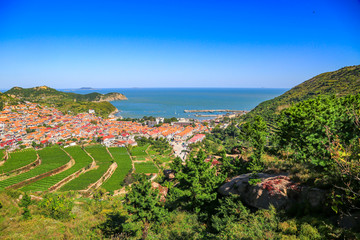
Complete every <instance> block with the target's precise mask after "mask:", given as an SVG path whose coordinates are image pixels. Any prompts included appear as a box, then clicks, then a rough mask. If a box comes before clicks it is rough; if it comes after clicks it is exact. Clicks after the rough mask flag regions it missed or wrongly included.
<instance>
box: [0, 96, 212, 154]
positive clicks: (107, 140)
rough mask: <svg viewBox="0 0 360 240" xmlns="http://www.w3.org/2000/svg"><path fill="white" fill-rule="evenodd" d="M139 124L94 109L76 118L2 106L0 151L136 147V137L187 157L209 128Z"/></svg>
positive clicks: (159, 120) (46, 109) (158, 122)
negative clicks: (53, 146)
mask: <svg viewBox="0 0 360 240" xmlns="http://www.w3.org/2000/svg"><path fill="white" fill-rule="evenodd" d="M163 121H164V119H163V118H157V119H156V121H148V122H145V123H139V122H134V121H122V120H121V119H119V118H117V117H115V116H110V117H109V118H107V119H103V118H101V117H98V116H96V115H95V111H94V110H89V112H88V113H82V114H78V115H76V116H73V115H70V114H63V113H62V112H60V111H59V110H57V109H56V108H53V107H48V106H42V105H39V104H36V103H30V102H25V103H24V104H19V105H10V106H5V107H4V109H3V110H2V111H1V112H0V149H3V148H6V149H8V150H9V151H12V150H15V149H18V148H28V147H43V146H47V145H51V144H58V145H62V146H64V147H66V146H73V145H78V144H81V145H86V144H90V143H95V142H96V143H102V144H104V145H105V146H107V147H114V146H118V147H124V146H128V145H130V146H136V145H137V142H136V140H135V137H137V136H138V137H146V138H149V137H151V138H154V139H155V138H165V139H167V140H168V141H169V143H170V144H171V145H172V146H173V149H174V154H175V155H176V156H179V157H180V158H181V159H183V160H184V159H185V158H186V154H187V150H188V149H187V147H188V145H189V144H192V143H196V142H199V141H202V140H203V139H204V138H205V133H207V132H209V131H210V129H209V128H208V127H206V126H205V125H204V124H202V123H201V122H198V121H197V122H196V121H195V122H189V121H187V120H184V119H181V121H178V122H172V123H170V124H169V123H163Z"/></svg>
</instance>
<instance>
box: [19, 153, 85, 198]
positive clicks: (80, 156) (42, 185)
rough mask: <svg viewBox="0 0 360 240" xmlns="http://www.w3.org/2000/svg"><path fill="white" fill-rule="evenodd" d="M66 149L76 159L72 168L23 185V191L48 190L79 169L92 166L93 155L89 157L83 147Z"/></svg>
mask: <svg viewBox="0 0 360 240" xmlns="http://www.w3.org/2000/svg"><path fill="white" fill-rule="evenodd" d="M65 151H66V152H67V153H69V154H70V155H71V156H72V158H73V159H74V160H75V164H74V165H73V166H72V167H71V168H69V169H67V170H65V171H63V172H61V173H59V174H56V175H53V176H49V177H46V178H43V179H41V180H39V181H37V182H34V183H32V184H29V185H27V186H25V187H23V188H22V190H23V191H46V190H48V189H49V188H50V187H51V186H53V185H55V184H56V183H58V182H60V181H61V180H63V179H64V178H66V177H68V176H70V175H71V174H73V173H75V172H77V171H79V170H80V169H82V168H85V167H87V166H90V165H91V163H92V159H91V157H89V155H87V154H86V153H85V152H84V150H82V149H81V147H79V146H74V147H68V148H66V149H65ZM64 154H65V153H64Z"/></svg>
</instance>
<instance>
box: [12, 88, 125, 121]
mask: <svg viewBox="0 0 360 240" xmlns="http://www.w3.org/2000/svg"><path fill="white" fill-rule="evenodd" d="M5 93H6V94H8V95H9V96H12V97H15V98H18V99H20V100H24V101H29V102H35V103H41V104H45V105H51V106H55V107H57V108H58V109H59V110H61V111H63V112H66V113H72V114H78V113H81V112H86V111H88V110H89V109H94V110H95V112H96V114H97V115H100V116H103V117H107V116H108V115H109V114H110V113H111V112H113V111H115V110H116V108H115V107H114V106H113V105H112V104H111V103H109V102H108V101H114V100H126V99H127V98H126V97H125V96H124V95H123V94H120V93H108V94H101V93H96V92H94V93H89V94H76V93H69V92H61V91H58V90H56V89H53V88H49V87H46V86H42V87H34V88H21V87H13V88H12V89H10V90H9V91H7V92H5Z"/></svg>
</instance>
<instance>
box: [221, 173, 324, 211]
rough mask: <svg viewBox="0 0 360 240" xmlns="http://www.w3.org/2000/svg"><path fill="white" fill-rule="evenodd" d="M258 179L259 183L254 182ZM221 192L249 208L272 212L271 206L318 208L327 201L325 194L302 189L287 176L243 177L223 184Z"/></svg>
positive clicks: (315, 190) (321, 191)
mask: <svg viewBox="0 0 360 240" xmlns="http://www.w3.org/2000/svg"><path fill="white" fill-rule="evenodd" d="M254 178H255V179H259V180H256V181H255V180H252V181H250V180H251V179H254ZM249 181H250V183H249ZM251 182H252V183H251ZM218 192H219V193H220V194H222V195H225V196H227V195H230V194H237V195H239V196H240V198H241V200H242V201H243V202H245V203H246V204H248V205H249V206H252V207H255V208H262V209H268V208H269V207H270V205H273V206H274V207H275V208H278V209H280V208H285V209H287V208H289V207H291V206H292V205H293V204H294V203H299V202H308V203H309V204H310V205H311V206H312V207H318V206H321V204H322V203H323V201H324V200H325V192H324V191H323V190H320V189H317V188H309V187H304V186H299V185H298V184H297V183H295V182H293V181H291V180H290V178H289V177H288V176H287V175H286V174H266V173H259V174H256V176H254V175H253V174H251V173H248V174H242V175H240V176H237V177H234V178H233V179H231V180H230V181H229V182H227V183H225V184H223V185H222V186H221V187H220V188H219V189H218Z"/></svg>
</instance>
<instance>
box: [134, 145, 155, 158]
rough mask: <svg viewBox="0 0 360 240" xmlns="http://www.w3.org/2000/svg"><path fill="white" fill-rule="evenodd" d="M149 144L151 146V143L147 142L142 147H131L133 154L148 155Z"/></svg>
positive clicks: (138, 155)
mask: <svg viewBox="0 0 360 240" xmlns="http://www.w3.org/2000/svg"><path fill="white" fill-rule="evenodd" d="M149 146H150V144H146V145H144V146H141V147H134V148H133V149H131V156H135V157H145V156H147V155H148V154H147V153H146V152H145V151H146V149H147V148H148V147H149Z"/></svg>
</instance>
